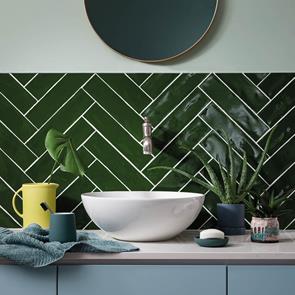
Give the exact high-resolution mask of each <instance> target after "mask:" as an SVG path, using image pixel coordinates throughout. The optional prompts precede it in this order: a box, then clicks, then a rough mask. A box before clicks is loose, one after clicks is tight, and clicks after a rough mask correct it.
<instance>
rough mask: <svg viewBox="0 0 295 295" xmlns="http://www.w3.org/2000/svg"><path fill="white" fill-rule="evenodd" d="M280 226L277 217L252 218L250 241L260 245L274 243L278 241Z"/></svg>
mask: <svg viewBox="0 0 295 295" xmlns="http://www.w3.org/2000/svg"><path fill="white" fill-rule="evenodd" d="M279 232H280V225H279V221H278V218H277V217H271V218H258V217H252V221H251V241H252V242H261V243H275V242H278V241H279Z"/></svg>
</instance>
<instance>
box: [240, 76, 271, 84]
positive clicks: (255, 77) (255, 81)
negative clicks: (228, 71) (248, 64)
mask: <svg viewBox="0 0 295 295" xmlns="http://www.w3.org/2000/svg"><path fill="white" fill-rule="evenodd" d="M245 75H246V76H247V77H248V78H249V79H251V80H252V81H253V83H254V84H256V85H257V84H258V83H260V82H261V81H262V80H263V79H264V78H265V77H266V76H267V75H268V73H246V74H245Z"/></svg>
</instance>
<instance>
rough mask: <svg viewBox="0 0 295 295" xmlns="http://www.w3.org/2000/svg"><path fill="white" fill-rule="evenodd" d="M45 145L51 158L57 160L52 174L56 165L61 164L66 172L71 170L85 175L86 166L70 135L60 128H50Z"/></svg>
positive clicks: (76, 173) (78, 174)
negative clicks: (59, 129)
mask: <svg viewBox="0 0 295 295" xmlns="http://www.w3.org/2000/svg"><path fill="white" fill-rule="evenodd" d="M45 147H46V149H47V151H48V153H49V155H50V156H51V158H52V159H53V160H54V161H55V165H54V166H53V169H52V171H51V175H52V173H53V170H54V168H55V167H56V165H59V166H60V169H61V170H62V171H64V172H69V173H72V174H74V175H77V176H83V175H84V166H83V164H82V162H81V160H80V158H79V156H78V154H77V152H76V150H75V148H74V147H73V144H72V141H71V139H70V137H69V136H67V135H65V134H63V133H62V132H60V131H58V130H55V129H50V130H49V131H48V132H47V135H46V138H45ZM51 175H50V179H51Z"/></svg>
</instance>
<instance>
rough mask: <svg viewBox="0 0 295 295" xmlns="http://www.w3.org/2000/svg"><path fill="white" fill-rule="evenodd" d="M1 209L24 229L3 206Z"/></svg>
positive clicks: (0, 206)
mask: <svg viewBox="0 0 295 295" xmlns="http://www.w3.org/2000/svg"><path fill="white" fill-rule="evenodd" d="M0 208H1V209H2V210H3V211H4V212H5V213H6V214H7V215H8V216H9V217H10V218H11V219H12V220H13V221H14V222H15V223H16V224H17V225H18V226H20V227H22V225H21V224H20V223H19V222H18V221H17V220H16V219H15V218H14V217H13V216H12V215H11V214H10V213H9V212H8V211H7V210H6V209H5V208H4V207H3V206H2V205H0Z"/></svg>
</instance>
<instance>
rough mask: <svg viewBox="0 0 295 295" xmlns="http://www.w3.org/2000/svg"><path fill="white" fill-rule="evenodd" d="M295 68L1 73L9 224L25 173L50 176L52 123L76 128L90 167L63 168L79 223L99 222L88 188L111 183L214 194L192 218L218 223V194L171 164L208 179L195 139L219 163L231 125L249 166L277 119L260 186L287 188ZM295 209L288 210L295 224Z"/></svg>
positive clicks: (62, 197) (1, 171) (0, 220)
mask: <svg viewBox="0 0 295 295" xmlns="http://www.w3.org/2000/svg"><path fill="white" fill-rule="evenodd" d="M294 77H295V74H294V73H282V74H279V73H265V74H243V73H241V74H214V73H210V74H1V75H0V226H7V227H18V226H20V223H21V220H20V219H19V217H18V216H17V215H16V214H15V213H14V211H13V209H12V206H11V198H12V195H13V193H14V192H15V191H16V189H18V188H19V187H20V186H21V184H22V183H24V182H42V181H46V180H47V178H48V174H49V171H50V168H51V165H52V160H51V159H50V157H49V156H48V154H47V153H46V151H45V148H44V138H45V134H46V132H47V130H48V129H50V128H52V127H54V128H56V129H59V130H61V131H63V132H66V133H68V134H70V135H71V136H72V138H73V141H74V144H75V145H76V146H77V147H78V150H79V153H80V154H81V156H82V157H83V159H84V162H85V163H86V165H87V166H88V169H87V173H86V176H85V177H83V178H75V177H73V176H72V175H69V174H65V173H61V172H60V171H56V173H55V174H54V181H55V182H58V183H60V185H61V187H60V190H59V192H58V196H57V205H58V209H59V210H67V211H74V212H75V213H76V215H77V224H78V227H79V228H93V227H94V225H93V224H92V223H91V221H90V219H89V217H88V216H87V214H86V213H85V211H84V209H83V205H82V204H81V198H80V195H81V193H82V192H87V191H95V190H97V191H99V190H101V191H105V190H176V191H181V190H183V191H197V192H199V191H200V192H204V193H206V201H205V205H204V209H203V211H202V213H201V214H200V216H199V217H198V218H197V220H196V221H195V223H194V225H193V227H195V228H199V227H208V226H212V224H213V223H214V222H215V207H216V206H215V205H216V202H217V199H216V197H215V196H214V195H212V194H211V193H208V192H206V191H204V190H203V189H202V188H201V187H198V186H197V185H196V184H193V183H191V182H189V181H187V179H185V178H182V177H180V176H178V175H174V174H173V173H167V172H165V171H156V172H155V171H153V173H152V172H151V171H148V168H149V167H152V166H154V165H159V164H161V165H162V164H163V165H170V166H175V167H178V168H181V169H185V170H186V171H189V172H192V173H194V174H196V175H198V176H199V177H203V178H205V179H206V174H203V173H204V171H203V167H202V165H201V163H200V162H199V161H197V160H196V159H195V158H194V157H193V156H192V155H191V153H184V152H183V151H181V150H180V149H179V146H180V145H181V144H186V145H188V146H190V147H191V148H193V149H196V150H197V151H198V152H199V153H202V154H203V155H204V156H206V157H207V159H208V161H210V162H215V159H216V158H217V157H219V158H220V159H224V154H225V149H226V146H225V142H224V139H223V138H222V136H221V135H220V133H219V132H218V130H220V129H221V128H222V129H224V130H225V131H227V133H228V134H229V135H230V137H232V139H233V141H234V142H235V145H236V150H235V152H236V153H235V154H236V163H237V165H239V164H240V162H241V154H242V152H243V150H246V151H247V152H248V154H249V158H250V164H249V166H250V170H251V169H253V167H254V166H255V164H256V162H257V159H258V158H259V156H260V154H261V151H262V149H263V146H264V144H265V140H266V137H267V135H268V134H269V131H270V130H271V128H273V127H274V126H278V127H277V129H276V131H275V136H274V140H273V141H272V145H271V149H270V152H269V155H268V158H267V160H266V161H265V164H264V167H263V171H262V173H261V175H260V179H259V185H260V186H261V187H264V188H272V187H274V188H276V189H277V190H278V191H280V190H284V191H287V190H289V189H290V188H291V187H294V185H295V180H294V174H295V166H294V161H295V152H294V150H295V138H294V128H295V110H294V106H295V80H294ZM144 116H149V117H150V120H151V122H152V124H153V127H154V129H153V141H154V154H153V155H152V156H143V155H142V147H141V139H142V122H143V117H144ZM294 217H295V216H294V214H289V215H286V216H285V217H284V218H282V219H281V227H282V228H294V227H295V222H293V221H294Z"/></svg>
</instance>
